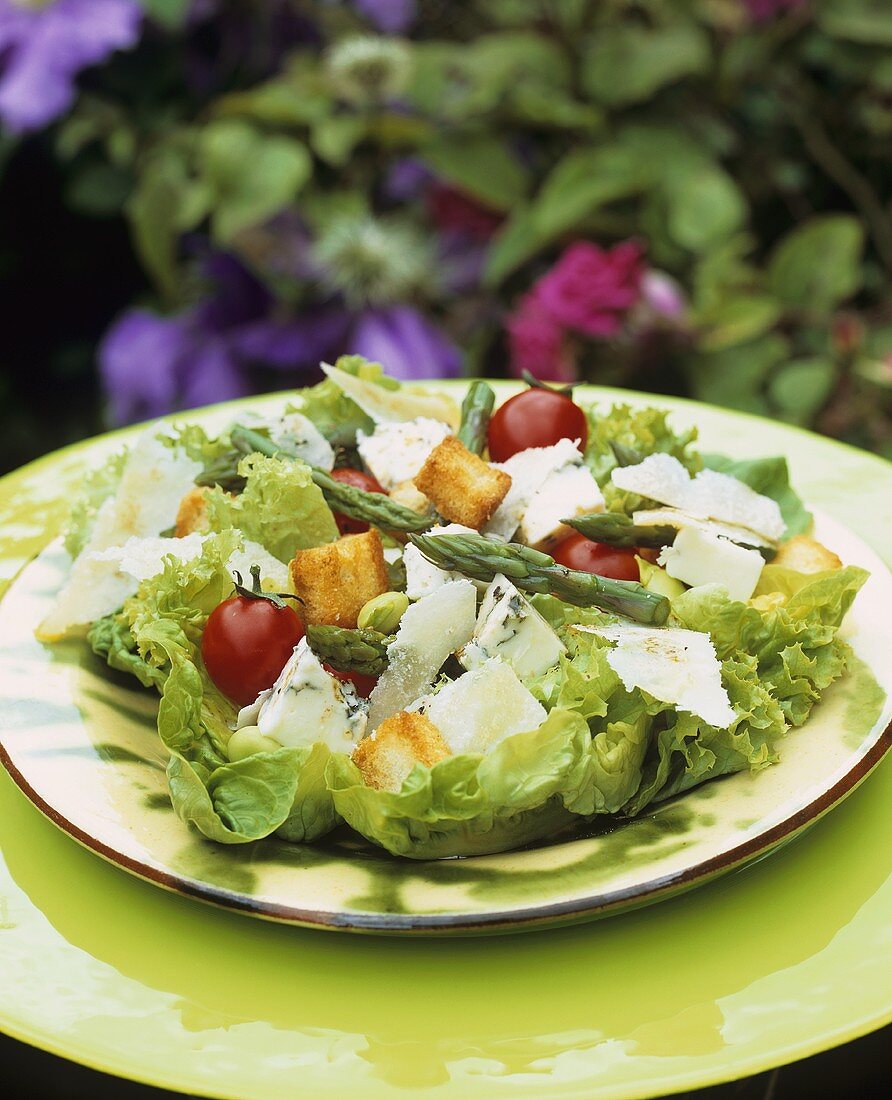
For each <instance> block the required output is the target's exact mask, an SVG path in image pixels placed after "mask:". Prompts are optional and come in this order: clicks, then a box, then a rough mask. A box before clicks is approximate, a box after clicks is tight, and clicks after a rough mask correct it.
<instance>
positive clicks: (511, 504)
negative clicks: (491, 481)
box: [483, 439, 582, 539]
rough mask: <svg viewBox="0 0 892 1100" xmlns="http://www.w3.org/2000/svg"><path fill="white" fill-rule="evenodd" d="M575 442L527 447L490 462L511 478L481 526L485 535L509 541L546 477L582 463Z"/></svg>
mask: <svg viewBox="0 0 892 1100" xmlns="http://www.w3.org/2000/svg"><path fill="white" fill-rule="evenodd" d="M578 442H579V441H578V440H573V439H561V440H559V441H558V442H557V443H555V444H553V446H551V447H527V449H526V450H525V451H518V452H517V454H516V455H512V456H511V457H510V458H509V459H507V460H506V461H505V462H494V463H492V465H493V466H494V467H495V469H497V470H504V471H505V473H506V474H510V475H511V488H510V489H509V490H508V492H507V494H506V496H505V499H504V500H503V501H502V503H501V504H500V505H499V506H498V508H497V509H496V510H495V512H494V513H493V515H492V518H491V519H490V521H489V523H487V524H486V525H485V526H484V528H483V531H484V533H485V534H487V535H498V537H499V538H503V539H510V538H511V536H512V535H513V534H514V532H515V531H516V530H517V528H518V527H519V526H520V522H521V520H522V519H523V517H524V513H525V512H526V510H527V508H528V507H529V505H530V502H531V501H532V500H533V498H534V497H535V495H536V493H537V491H538V490H539V488H540V487H541V486H542V485H543V484H544V482H545V481H546V480H547V478H548V477H550V475H551V474H553V473H555V472H556V471H557V470H562V469H564V467H566V466H576V465H579V463H581V462H582V455H581V454H580V453H579V448H578V447H577V443H578ZM559 518H560V517H559Z"/></svg>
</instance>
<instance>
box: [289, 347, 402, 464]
mask: <svg viewBox="0 0 892 1100" xmlns="http://www.w3.org/2000/svg"><path fill="white" fill-rule="evenodd" d="M335 366H336V367H338V368H339V369H340V370H343V371H347V373H348V374H353V375H355V376H356V377H357V378H362V379H365V381H367V382H376V383H377V384H378V385H379V386H383V387H384V389H388V390H397V389H399V382H397V381H396V380H395V379H393V378H388V377H387V375H386V374H385V373H384V368H383V367H382V366H381V364H380V363H370V362H369V361H368V359H365V358H363V356H361V355H342V356H341V357H340V358H339V359H338V360H337V362H336V363H335ZM292 410H293V411H297V412H302V413H303V414H304V416H306V417H308V418H309V419H310V420H312V421H313V423H314V424H315V425H316V427H317V428H318V429H319V431H320V432H321V433H322V434H323V435H324V436H325V438H326V439H327V440H328V442H329V443H331V444H332V446H334V447H353V446H355V444H356V433H357V432H359V431H362V432H365V433H366V434H367V435H368V434H370V433H371V432H372V431H373V430H374V427H375V423H374V421H373V420H372V418H371V417H370V416H367V415H366V414H365V413H364V412H363V411H362V409H361V408H360V407H359V406H358V405H357V404H356V402H355V401H352V400H351V399H350V398H349V397H347V396H346V395H345V394H344V392H343V391H342V390H340V389H339V388H338V387H337V386H336V385H335V384H334V382H332V381H331V380H330V379H328V378H326V379H325V381H324V382H319V383H318V384H317V385H315V386H311V387H310V388H309V389H306V390H304V391H303V392H302V393H301V396H300V401H299V402H298V403H297V404H296V405H294V406H293V407H292Z"/></svg>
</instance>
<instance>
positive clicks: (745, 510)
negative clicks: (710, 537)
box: [611, 454, 786, 541]
mask: <svg viewBox="0 0 892 1100" xmlns="http://www.w3.org/2000/svg"><path fill="white" fill-rule="evenodd" d="M611 478H612V480H613V484H614V485H615V486H616V487H617V488H618V489H624V490H627V491H629V492H632V493H639V494H640V495H641V496H643V497H649V498H650V499H651V500H656V501H659V503H660V504H669V505H672V507H674V508H681V509H682V510H683V511H685V512H689V513H690V514H691V515H693V516H696V517H698V518H700V519H713V520H719V521H721V522H723V523H731V524H734V525H735V526H737V527H746V528H748V529H749V530H751V531H755V532H757V534H760V535H763V536H764V537H765V538H767V539H771V540H774V541H777V540H778V539H779V538H781V536H782V535H783V533H784V531H785V530H786V524H785V523H784V519H783V516H782V515H781V510H780V506H779V505H778V503H777V501H776V500H772V499H771V498H770V497H766V496H763V495H762V494H761V493H757V492H756V491H755V489H751V488H750V487H749V485H745V484H744V483H743V482H742V481H738V479H737V478H736V477H731V475H730V474H720V473H716V471H715V470H701V471H700V473H699V474H697V475H696V477H693V478H692V477H691V475H690V474H689V473H688V471H687V470H686V469H685V468H684V466H682V464H681V463H680V462H679V461H678V459H677V458H674V457H673V456H672V455H667V454H652V455H648V456H647V458H645V459H644V461H643V462H639V463H638V464H637V465H636V466H617V468H616V469H615V470H614V471H613V473H612V474H611Z"/></svg>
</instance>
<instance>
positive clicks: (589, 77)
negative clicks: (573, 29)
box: [583, 23, 710, 107]
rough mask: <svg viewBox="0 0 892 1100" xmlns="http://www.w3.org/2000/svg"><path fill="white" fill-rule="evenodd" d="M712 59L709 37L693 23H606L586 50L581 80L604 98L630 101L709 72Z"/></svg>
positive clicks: (619, 103) (612, 103) (609, 101)
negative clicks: (607, 24)
mask: <svg viewBox="0 0 892 1100" xmlns="http://www.w3.org/2000/svg"><path fill="white" fill-rule="evenodd" d="M709 59H710V47H709V38H708V37H707V35H706V34H705V33H704V32H703V31H702V30H701V29H700V28H699V27H698V26H697V25H696V24H695V23H684V24H678V25H676V26H668V27H656V28H653V29H648V28H645V27H639V26H634V25H632V24H618V25H615V26H605V27H603V28H602V29H600V30H598V31H596V32H595V33H594V35H593V36H592V39H591V42H590V44H589V47H588V49H587V50H586V51H585V53H584V55H583V81H584V84H585V88H586V90H587V91H588V92H589V93H590V94H591V95H592V96H593V97H594V98H595V99H596V100H598V101H599V102H600V103H605V104H607V105H609V106H612V107H616V106H626V105H628V104H630V103H641V102H643V101H644V100H646V99H649V98H650V97H651V96H652V95H653V94H654V93H655V92H656V91H658V90H659V89H660V88H661V87H663V86H664V85H666V84H672V83H674V82H675V81H677V80H680V79H681V78H682V77H684V76H690V75H692V74H699V73H703V72H705V71H706V69H707V68H708V66H709Z"/></svg>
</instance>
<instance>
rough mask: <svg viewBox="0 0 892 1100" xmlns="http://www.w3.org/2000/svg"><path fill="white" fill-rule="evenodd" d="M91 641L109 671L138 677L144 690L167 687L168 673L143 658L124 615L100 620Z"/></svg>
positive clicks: (90, 631)
mask: <svg viewBox="0 0 892 1100" xmlns="http://www.w3.org/2000/svg"><path fill="white" fill-rule="evenodd" d="M87 641H88V642H89V644H90V647H91V649H92V650H93V652H94V653H95V654H96V655H97V656H98V657H102V658H103V660H104V661H105V662H106V664H107V665H108V666H109V668H113V669H114V670H115V671H116V672H126V673H129V675H131V676H135V677H136V678H137V680H139V682H140V683H141V684H142V686H143V687H157V688H160V687H161V685H162V684H163V683H164V679H165V676H166V672H165V671H164V670H163V669H161V668H157V667H156V666H154V665H150V664H149V663H148V662H147V661H146V660H145V659H144V658H143V657H141V656H140V654H139V653H138V652H137V648H136V639H135V638H134V637H133V632H132V631H131V629H130V627H129V625H128V624H127V620H126V619H125V618H124V616H123V615H106V616H105V617H104V618H102V619H97V620H96V622H95V623H93V625H92V626H91V627H90V630H89V633H88V634H87Z"/></svg>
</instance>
